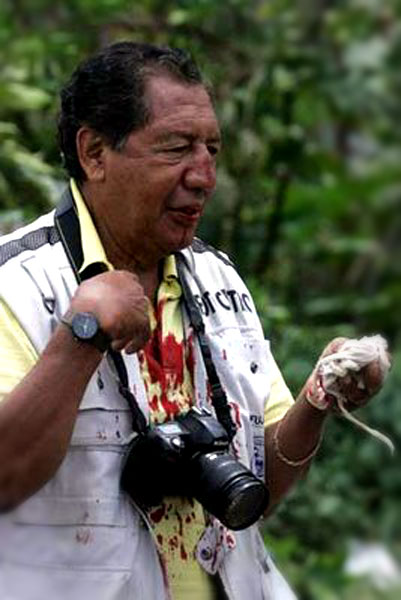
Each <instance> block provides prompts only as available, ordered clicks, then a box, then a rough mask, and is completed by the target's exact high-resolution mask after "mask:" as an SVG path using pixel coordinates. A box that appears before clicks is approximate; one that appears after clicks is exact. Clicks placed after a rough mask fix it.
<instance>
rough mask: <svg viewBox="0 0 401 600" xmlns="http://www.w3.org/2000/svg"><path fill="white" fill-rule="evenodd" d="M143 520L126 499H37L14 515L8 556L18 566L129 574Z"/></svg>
mask: <svg viewBox="0 0 401 600" xmlns="http://www.w3.org/2000/svg"><path fill="white" fill-rule="evenodd" d="M139 519H140V517H139V516H138V514H137V513H135V512H134V511H133V510H132V509H131V507H130V506H129V505H128V502H127V501H125V499H124V498H114V499H112V498H108V499H102V500H98V499H95V498H89V499H86V498H73V497H70V498H68V497H65V498H56V497H53V498H51V497H43V496H40V495H36V496H34V497H33V498H31V499H30V500H28V501H26V502H25V503H24V504H22V505H21V506H20V507H19V508H18V509H17V510H16V511H15V512H14V514H13V518H12V527H11V528H10V531H9V532H8V534H7V539H8V547H7V549H6V552H5V554H6V556H7V558H8V561H9V562H12V563H14V564H26V565H30V566H38V567H52V568H53V567H54V568H63V569H67V570H69V569H72V570H77V571H82V570H83V571H85V570H87V569H89V570H92V569H95V570H104V569H106V570H108V569H117V570H128V569H130V567H131V565H132V559H133V556H134V553H135V551H136V544H137V534H136V532H137V530H138V527H139Z"/></svg>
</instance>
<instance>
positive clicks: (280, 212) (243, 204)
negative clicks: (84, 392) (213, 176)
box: [0, 0, 401, 600]
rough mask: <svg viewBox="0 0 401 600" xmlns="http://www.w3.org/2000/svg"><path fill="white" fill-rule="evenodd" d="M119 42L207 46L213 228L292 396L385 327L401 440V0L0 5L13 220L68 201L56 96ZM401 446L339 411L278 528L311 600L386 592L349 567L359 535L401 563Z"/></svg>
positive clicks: (392, 414) (277, 542)
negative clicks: (215, 138)
mask: <svg viewBox="0 0 401 600" xmlns="http://www.w3.org/2000/svg"><path fill="white" fill-rule="evenodd" d="M119 39H131V40H137V41H150V42H156V43H160V44H169V45H177V46H181V47H184V48H187V49H189V50H190V51H191V52H193V53H194V55H195V56H196V58H197V60H198V61H199V63H200V65H201V67H202V68H203V70H204V72H205V73H206V75H207V77H208V79H209V80H210V81H211V82H212V83H213V85H214V88H215V92H216V104H217V111H218V114H219V118H220V121H221V125H222V130H223V140H224V148H223V153H222V156H221V158H220V163H219V184H218V189H217V192H216V195H215V198H214V201H213V203H212V204H211V205H210V207H209V211H208V212H207V214H206V215H205V218H204V222H203V224H202V231H201V235H202V237H204V238H205V239H206V240H207V241H209V242H210V243H212V244H215V245H217V246H218V247H220V248H222V249H224V250H225V251H226V252H228V253H229V254H230V255H231V256H232V257H233V258H234V259H235V260H236V262H237V264H238V266H239V269H240V272H241V273H242V275H243V276H244V278H245V279H246V281H247V282H248V284H249V286H250V287H251V289H252V291H253V293H254V296H255V300H256V303H257V306H258V309H259V311H260V315H261V318H262V320H263V324H264V328H265V331H266V335H267V336H268V337H270V339H271V340H272V344H273V350H274V353H275V356H276V358H277V360H278V361H279V363H280V365H281V367H282V369H283V372H284V374H285V377H286V379H287V381H288V383H289V385H290V387H291V389H292V391H293V393H294V394H296V393H297V391H298V390H299V388H300V387H301V385H302V383H303V381H304V379H305V377H306V375H307V374H308V373H309V371H310V370H311V368H312V366H313V364H314V361H315V360H316V359H317V357H318V355H319V353H320V351H321V349H322V348H323V346H324V345H325V344H326V343H327V342H328V341H329V340H330V339H331V338H332V337H334V336H336V335H347V336H359V335H362V334H370V333H378V332H380V333H382V334H384V335H386V336H387V337H388V339H389V341H390V344H391V348H392V351H393V353H394V366H393V369H392V372H391V374H390V376H389V379H388V383H387V384H386V386H385V389H384V390H383V391H382V392H381V393H380V395H379V397H378V398H377V399H376V400H375V401H374V402H372V404H371V405H370V406H369V407H367V408H366V409H364V410H363V411H362V414H361V413H360V415H359V416H360V417H361V418H363V419H364V420H366V421H367V422H369V423H370V424H371V425H373V426H374V427H377V428H379V429H380V430H382V431H384V432H385V433H386V434H387V435H389V436H390V437H391V438H392V439H393V441H394V442H395V444H396V446H397V447H398V450H399V446H400V439H401V403H399V396H400V392H399V387H400V383H401V369H400V363H401V349H400V344H399V341H400V339H399V338H400V321H401V313H400V309H399V305H400V301H401V252H400V247H401V246H400V242H399V240H400V236H401V167H400V164H401V69H400V59H401V3H400V2H399V1H396V0H387V1H386V2H382V1H379V0H347V1H346V0H344V1H341V0H220V1H217V0H176V1H170V0H140V1H137V2H135V1H134V0H131V1H128V0H69V1H68V2H58V0H1V3H0V229H1V230H2V231H9V230H10V229H11V228H13V227H15V226H16V225H17V224H19V223H21V222H23V221H26V220H28V219H31V218H33V217H34V216H36V215H37V214H38V213H39V212H41V211H43V209H44V208H47V207H48V206H51V205H52V204H54V203H55V202H56V201H57V197H58V195H59V193H60V190H61V189H62V188H63V185H64V182H65V176H64V173H63V171H62V168H61V165H60V159H59V155H58V150H57V145H56V142H55V116H56V113H57V103H58V99H57V93H58V90H59V88H60V86H61V84H62V83H63V82H64V81H65V80H66V78H67V77H68V76H69V74H70V72H71V71H72V69H73V68H74V66H75V65H76V63H77V62H78V61H79V60H81V59H83V58H84V57H86V56H87V55H88V54H89V53H90V52H92V51H94V50H96V49H97V48H99V47H100V46H102V45H104V44H106V43H109V42H112V41H115V40H119ZM400 498H401V472H400V460H399V453H398V454H396V455H395V457H394V458H390V457H389V455H388V453H387V451H386V449H385V448H384V447H382V446H381V445H380V444H378V443H377V442H376V441H375V440H373V439H371V438H370V437H368V436H366V435H365V434H364V433H362V432H361V431H360V430H357V429H355V428H354V427H353V426H352V425H350V424H349V423H348V422H344V421H342V420H341V419H333V421H332V423H331V424H330V427H329V428H328V429H327V435H326V438H325V442H324V445H323V447H322V450H321V452H320V454H319V456H318V458H317V459H316V461H315V465H314V467H313V468H312V469H311V471H310V473H309V475H308V478H307V480H306V481H305V482H302V483H301V485H300V486H299V487H298V488H297V490H296V491H295V492H294V493H293V494H292V495H291V496H290V497H289V499H288V500H287V501H286V502H285V503H284V504H283V505H282V506H281V507H280V509H279V510H277V511H276V513H275V514H274V515H273V516H272V517H271V519H270V520H269V521H268V522H267V523H266V526H265V532H266V540H267V543H268V545H269V547H270V548H272V549H273V551H274V553H275V556H276V558H277V559H278V561H279V563H280V566H281V568H282V569H283V570H284V572H285V573H286V575H287V576H288V578H289V579H290V581H291V582H292V584H293V586H294V587H295V589H296V590H297V592H298V594H299V597H300V599H301V600H347V599H353V598H356V597H359V599H360V600H379V599H382V600H390V599H395V598H400V597H401V592H400V590H399V589H398V591H397V590H387V589H381V588H380V586H378V587H377V586H376V587H375V586H373V585H372V583H371V582H370V581H369V580H366V579H355V578H350V577H349V576H347V575H345V574H344V571H343V564H344V560H345V558H346V555H347V552H348V548H349V545H350V542H351V541H352V540H359V541H362V542H369V543H370V542H379V543H382V544H384V545H385V547H386V548H388V549H389V550H390V551H391V553H392V554H393V556H394V557H395V558H397V559H398V560H401V535H400V531H401V519H400V510H399V502H400Z"/></svg>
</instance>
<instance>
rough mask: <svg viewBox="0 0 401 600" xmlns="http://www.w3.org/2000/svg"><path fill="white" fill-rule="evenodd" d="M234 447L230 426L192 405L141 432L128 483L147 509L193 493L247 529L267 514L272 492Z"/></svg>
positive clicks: (128, 464)
mask: <svg viewBox="0 0 401 600" xmlns="http://www.w3.org/2000/svg"><path fill="white" fill-rule="evenodd" d="M229 446H230V440H229V437H228V435H227V432H226V430H225V428H224V427H223V426H222V425H221V423H220V422H219V421H218V420H217V419H216V418H215V417H214V416H213V415H212V413H211V412H210V411H209V410H207V409H205V408H197V407H194V408H191V409H190V410H189V411H188V412H187V413H186V414H185V415H181V416H179V417H177V419H176V420H174V421H168V422H166V423H163V424H161V425H154V426H151V427H149V428H148V429H147V430H146V432H145V433H139V434H138V435H137V436H136V438H135V439H134V440H133V442H132V443H131V445H130V448H129V450H128V453H127V456H126V458H125V462H124V466H123V471H122V476H121V484H122V487H123V489H124V490H125V491H126V492H127V493H128V494H129V496H130V497H131V498H132V500H133V501H134V502H135V503H136V504H138V505H139V506H140V507H141V508H143V509H145V510H148V509H149V508H151V507H152V506H157V505H158V504H160V503H161V501H162V499H163V497H164V496H188V497H191V498H195V499H196V500H198V502H200V504H201V505H202V506H203V507H204V508H205V509H206V510H207V511H208V512H209V513H210V514H212V515H214V516H215V517H217V518H218V519H219V520H220V521H221V522H222V523H223V524H224V525H226V527H228V528H229V529H232V530H240V529H245V528H246V527H249V526H250V525H252V524H253V523H255V522H256V521H257V520H258V519H259V517H260V516H261V515H262V513H263V511H264V510H265V509H266V507H267V505H268V502H269V493H268V490H267V488H266V486H265V484H264V483H263V481H262V480H260V479H258V478H257V477H256V476H255V475H254V474H253V473H252V471H250V470H249V469H247V468H246V467H245V466H244V465H242V464H241V463H240V462H238V461H237V460H236V459H235V458H234V457H233V456H232V455H231V454H229Z"/></svg>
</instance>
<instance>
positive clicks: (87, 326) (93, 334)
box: [61, 311, 111, 352]
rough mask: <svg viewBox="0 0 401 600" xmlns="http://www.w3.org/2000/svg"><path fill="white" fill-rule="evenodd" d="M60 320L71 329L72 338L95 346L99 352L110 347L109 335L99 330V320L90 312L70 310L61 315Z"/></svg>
mask: <svg viewBox="0 0 401 600" xmlns="http://www.w3.org/2000/svg"><path fill="white" fill-rule="evenodd" d="M61 322H62V323H64V324H65V325H68V327H69V328H70V329H71V331H72V334H73V336H74V338H75V339H76V340H78V341H80V342H85V343H87V344H91V345H92V346H95V348H97V349H98V350H100V352H106V350H108V348H109V347H110V341H111V340H110V338H109V336H108V335H107V334H106V333H104V331H102V330H101V328H100V325H99V321H98V320H97V318H96V317H95V315H94V314H92V313H90V312H76V313H74V312H72V311H71V312H70V311H67V313H66V314H65V315H64V316H63V317H62V319H61Z"/></svg>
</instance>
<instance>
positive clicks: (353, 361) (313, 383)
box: [306, 336, 390, 411]
mask: <svg viewBox="0 0 401 600" xmlns="http://www.w3.org/2000/svg"><path fill="white" fill-rule="evenodd" d="M389 367H390V356H389V354H388V352H387V345H386V342H385V340H384V339H383V338H382V337H381V336H371V337H365V338H361V339H360V340H349V339H347V338H336V339H335V340H333V341H332V342H330V343H329V344H328V345H327V346H326V348H325V349H324V351H323V353H322V354H321V356H320V358H319V360H318V363H317V365H316V368H315V369H314V371H313V373H312V375H311V377H310V379H309V381H308V384H307V386H306V398H307V400H308V401H309V402H310V403H311V404H313V405H314V406H316V408H320V409H323V410H325V409H327V408H332V409H333V410H336V409H337V408H338V402H340V403H341V404H342V405H343V406H344V408H346V409H347V410H351V411H352V410H354V409H356V408H359V407H360V406H363V405H364V404H366V403H367V402H368V401H369V399H370V398H371V397H372V396H373V395H374V394H375V393H376V392H377V391H378V390H379V388H380V387H381V385H382V384H383V381H384V378H385V376H386V374H387V372H388V369H389Z"/></svg>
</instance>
